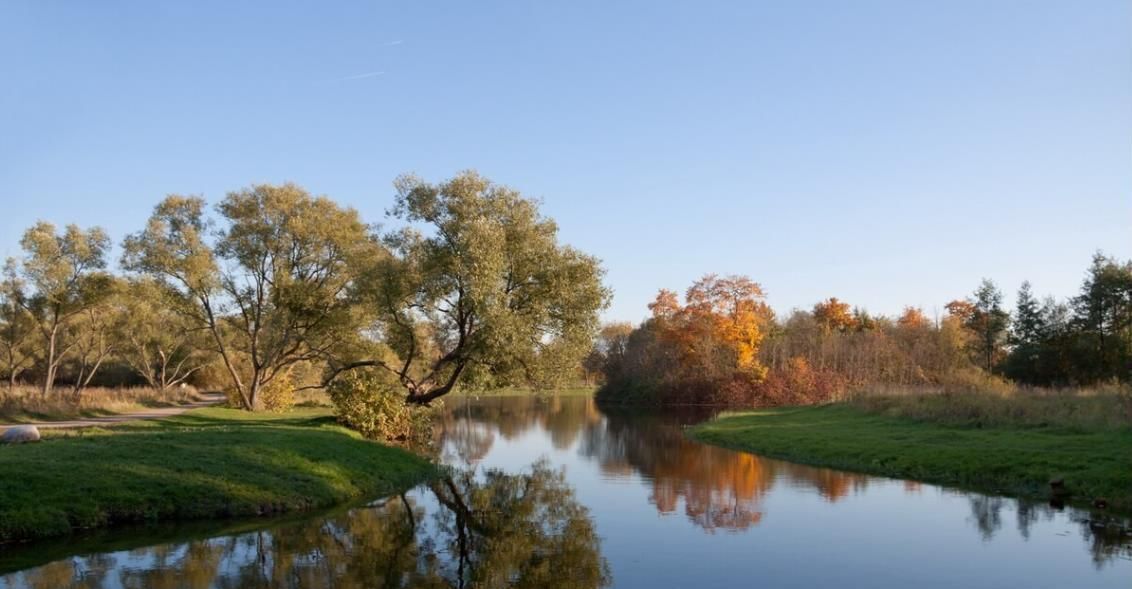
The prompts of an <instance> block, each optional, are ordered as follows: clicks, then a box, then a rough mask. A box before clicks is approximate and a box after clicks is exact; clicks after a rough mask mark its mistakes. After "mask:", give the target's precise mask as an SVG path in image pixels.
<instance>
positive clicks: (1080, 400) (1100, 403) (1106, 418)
mask: <svg viewBox="0 0 1132 589" xmlns="http://www.w3.org/2000/svg"><path fill="white" fill-rule="evenodd" d="M850 403H851V404H853V405H855V406H857V407H858V408H861V409H863V410H865V411H867V412H869V413H874V414H878V415H885V416H889V417H900V418H905V419H912V420H916V421H924V422H932V423H939V424H944V425H952V426H960V427H976V428H981V427H1023V428H1041V427H1064V428H1074V429H1079V430H1086V431H1087V430H1098V429H1106V430H1108V429H1121V428H1129V427H1132V386H1130V385H1127V384H1125V385H1121V384H1111V385H1099V386H1095V387H1089V388H1062V389H1045V388H1034V387H1021V386H1016V385H1010V384H1003V383H999V384H996V385H995V386H991V387H987V388H984V389H983V390H972V389H968V388H953V387H934V388H917V389H907V388H904V389H876V388H874V389H870V390H867V391H861V392H859V393H857V394H855V395H854V396H853V398H852V399H851V400H850Z"/></svg>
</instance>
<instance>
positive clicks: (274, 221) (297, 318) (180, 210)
mask: <svg viewBox="0 0 1132 589" xmlns="http://www.w3.org/2000/svg"><path fill="white" fill-rule="evenodd" d="M217 210H218V212H219V213H220V216H221V218H222V220H223V225H222V226H220V227H219V228H218V229H217V230H216V231H215V233H214V235H213V236H212V237H213V238H214V243H209V241H208V231H209V230H210V228H211V227H213V226H214V224H213V222H212V221H210V220H209V219H207V217H205V207H204V202H203V201H202V200H201V199H199V198H195V197H181V196H170V197H168V198H167V199H165V201H163V202H162V203H161V204H159V205H158V206H157V208H156V209H154V212H153V215H152V216H151V217H150V220H149V222H148V224H147V226H146V229H145V230H144V231H142V232H140V233H138V234H135V235H132V236H130V237H128V238H127V239H126V242H125V250H126V253H125V256H124V258H123V265H124V266H125V267H126V268H127V269H129V270H132V271H135V272H140V273H143V274H146V275H149V276H151V277H153V278H154V279H155V280H157V281H159V282H160V283H161V284H162V285H163V286H165V287H167V288H169V289H172V290H173V291H174V292H175V293H176V294H177V295H178V296H179V297H181V298H182V299H183V300H186V301H191V302H192V307H191V314H190V316H191V317H193V319H194V320H195V323H196V327H197V328H199V329H201V330H204V331H206V332H207V333H210V334H211V336H212V340H213V341H212V344H213V347H214V349H215V350H216V352H217V353H218V354H219V355H220V357H221V359H222V361H223V363H224V366H225V367H226V369H227V372H228V374H229V377H230V386H229V387H228V388H229V390H231V391H232V392H233V393H234V394H235V396H236V398H237V399H238V400H239V404H240V406H242V407H244V408H246V409H259V408H262V405H263V399H262V394H261V389H262V388H263V387H264V386H265V385H267V384H268V383H270V382H271V381H272V380H273V379H275V378H276V377H277V376H278V375H280V374H282V373H283V372H285V371H286V370H288V369H289V367H290V366H292V365H294V364H296V363H300V362H307V361H312V360H320V361H321V360H326V359H328V358H330V357H332V356H333V354H334V352H335V351H336V349H337V347H338V346H339V345H340V343H341V342H342V341H343V340H344V339H347V340H348V339H350V337H351V334H352V333H353V332H355V331H356V330H357V329H359V328H360V327H361V318H360V317H359V316H358V314H357V307H356V305H355V300H354V299H353V298H352V296H351V289H352V288H353V285H354V281H355V279H356V278H357V275H358V273H359V272H360V271H361V269H362V268H363V267H364V266H365V265H366V264H369V263H371V261H372V260H373V259H376V258H380V257H382V256H383V255H384V253H383V250H382V248H381V246H380V245H379V244H378V243H377V242H376V241H375V240H374V239H372V238H371V235H370V232H369V228H368V226H367V225H366V224H365V223H363V222H362V221H361V219H360V218H359V217H358V214H357V212H356V211H354V210H353V209H347V208H343V207H340V206H339V205H337V204H335V203H334V202H333V201H331V200H330V199H328V198H326V197H315V196H311V195H310V194H309V193H307V192H306V191H305V190H303V189H302V188H300V187H298V186H295V185H293V184H284V185H282V186H272V185H255V186H252V187H250V188H248V189H245V190H241V191H238V192H233V193H230V194H228V196H227V197H226V198H225V199H224V200H223V201H222V202H221V203H220V205H219V206H218V207H217Z"/></svg>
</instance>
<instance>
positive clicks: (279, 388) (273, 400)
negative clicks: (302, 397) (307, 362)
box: [259, 372, 295, 413]
mask: <svg viewBox="0 0 1132 589" xmlns="http://www.w3.org/2000/svg"><path fill="white" fill-rule="evenodd" d="M259 394H260V395H261V398H262V399H263V408H264V409H266V410H268V411H271V412H272V413H283V412H284V411H288V410H290V409H291V408H292V407H294V406H295V383H294V382H292V380H291V374H290V373H289V372H288V373H283V374H280V375H279V376H276V377H275V378H273V379H272V380H271V382H268V383H267V384H265V385H263V388H262V389H260V391H259Z"/></svg>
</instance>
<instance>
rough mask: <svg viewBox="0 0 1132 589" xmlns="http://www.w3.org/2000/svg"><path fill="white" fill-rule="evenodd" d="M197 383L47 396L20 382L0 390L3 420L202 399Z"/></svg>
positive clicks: (116, 410) (103, 412) (83, 414)
mask: <svg viewBox="0 0 1132 589" xmlns="http://www.w3.org/2000/svg"><path fill="white" fill-rule="evenodd" d="M199 398H200V397H199V393H198V391H197V390H196V389H195V388H193V387H184V388H180V387H171V388H170V389H168V390H166V391H160V390H158V389H155V388H150V387H124V388H113V389H111V388H102V387H91V388H88V389H84V390H83V391H82V392H81V393H79V394H78V395H76V394H74V393H72V392H71V391H70V390H69V389H66V388H59V389H56V390H55V391H53V392H52V393H51V394H49V395H47V396H44V395H43V394H42V393H41V392H40V391H39V389H38V388H35V387H31V386H18V387H16V388H15V390H12V391H9V390H8V389H7V388H4V389H2V390H0V422H6V423H20V422H28V421H53V420H64V419H76V418H81V417H98V416H105V415H114V414H119V413H130V412H133V411H141V410H144V409H152V408H154V407H170V406H176V405H183V404H185V403H190V402H192V401H196V400H199Z"/></svg>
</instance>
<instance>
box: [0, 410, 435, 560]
mask: <svg viewBox="0 0 1132 589" xmlns="http://www.w3.org/2000/svg"><path fill="white" fill-rule="evenodd" d="M44 436H45V437H44V441H42V442H39V443H36V444H26V445H15V446H0V473H3V475H4V476H2V477H0V497H3V498H4V501H3V503H0V542H6V541H18V540H31V539H36V538H46V537H53V536H64V535H67V534H70V533H72V532H73V531H75V530H78V529H85V528H96V527H103V526H110V525H113V524H117V523H124V522H138V521H166V520H170V521H172V520H192V519H204V518H226V517H242V516H257V515H267V514H272V513H283V512H292V511H300V510H307V509H315V508H321V507H328V506H331V505H335V504H338V503H342V502H344V501H349V500H351V499H357V498H359V497H363V496H366V495H378V494H382V493H392V492H395V491H398V490H401V489H405V488H408V487H410V486H412V485H413V484H415V483H417V482H419V481H421V480H423V479H425V478H427V477H428V476H430V475H431V474H432V473H433V472H434V468H435V467H434V466H432V465H431V464H430V463H429V462H428V461H427V460H425V459H423V458H419V457H417V456H414V455H413V454H411V453H409V452H407V451H404V450H401V449H398V448H392V447H388V446H384V445H381V444H378V443H376V442H371V441H369V440H365V439H362V438H361V437H360V436H358V435H357V434H356V433H354V432H352V431H350V430H348V429H346V428H343V427H340V426H337V425H335V424H334V421H333V418H332V416H331V413H330V411H329V410H326V409H299V410H295V411H291V412H288V413H283V414H260V413H256V414H252V413H247V412H243V411H238V410H233V409H218V408H207V409H196V410H193V411H189V412H187V413H183V414H181V415H177V416H175V417H169V418H165V419H159V420H152V421H134V422H128V423H124V424H121V425H116V426H114V427H109V428H86V429H82V430H45V431H44Z"/></svg>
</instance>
